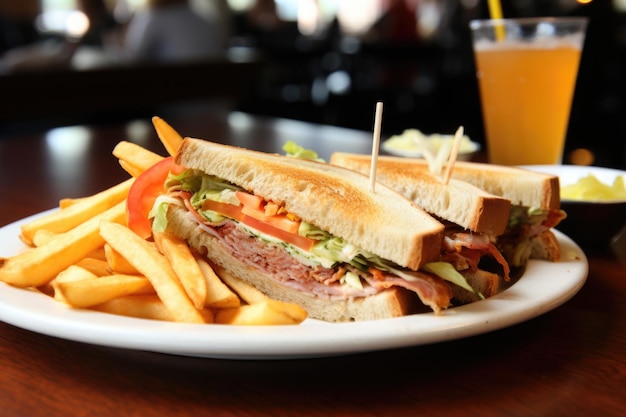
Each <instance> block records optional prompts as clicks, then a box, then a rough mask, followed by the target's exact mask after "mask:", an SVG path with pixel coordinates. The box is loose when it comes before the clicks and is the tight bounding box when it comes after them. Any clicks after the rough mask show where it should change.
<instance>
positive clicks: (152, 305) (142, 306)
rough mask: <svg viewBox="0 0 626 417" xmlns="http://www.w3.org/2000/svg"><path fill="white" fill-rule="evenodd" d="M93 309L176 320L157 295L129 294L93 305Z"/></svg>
mask: <svg viewBox="0 0 626 417" xmlns="http://www.w3.org/2000/svg"><path fill="white" fill-rule="evenodd" d="M91 309H92V310H96V311H101V312H103V313H110V314H117V315H120V316H127V317H136V318H140V319H149V320H162V321H174V316H173V315H172V313H171V312H170V310H169V309H168V308H167V307H166V306H165V304H164V303H163V301H161V299H160V298H159V297H158V296H157V295H127V296H123V297H118V298H114V299H112V300H109V301H105V302H104V303H101V304H97V305H95V306H92V307H91Z"/></svg>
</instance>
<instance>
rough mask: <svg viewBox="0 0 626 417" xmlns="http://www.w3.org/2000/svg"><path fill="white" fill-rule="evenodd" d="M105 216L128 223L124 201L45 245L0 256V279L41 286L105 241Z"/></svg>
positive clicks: (28, 285)
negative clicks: (7, 256)
mask: <svg viewBox="0 0 626 417" xmlns="http://www.w3.org/2000/svg"><path fill="white" fill-rule="evenodd" d="M102 220H107V221H108V222H109V223H111V222H116V223H125V222H126V205H125V203H124V201H122V202H120V203H117V205H115V206H113V207H112V208H110V209H108V210H107V211H105V212H103V213H100V214H98V215H96V216H94V217H92V218H90V219H89V220H87V221H86V222H84V223H82V224H80V225H78V226H76V227H74V228H73V229H71V230H69V231H67V232H65V233H62V234H59V235H58V236H56V237H55V238H54V239H52V240H51V241H50V242H48V243H47V244H45V245H42V246H39V247H36V248H34V249H31V250H29V251H26V252H22V253H20V254H18V255H16V256H13V257H11V258H7V259H2V260H0V281H4V282H6V283H8V284H11V285H15V286H18V287H39V286H41V285H43V284H46V283H48V282H50V281H51V280H52V279H53V278H54V277H55V276H56V275H57V274H58V273H59V272H61V271H63V270H64V269H66V268H67V267H68V266H70V265H73V264H75V263H76V262H78V261H80V260H81V259H83V258H85V257H86V256H87V255H88V254H90V253H91V252H93V251H94V250H96V249H98V248H100V247H101V246H102V245H104V239H103V238H102V236H101V235H100V232H99V229H100V222H101V221H102ZM120 227H122V226H120Z"/></svg>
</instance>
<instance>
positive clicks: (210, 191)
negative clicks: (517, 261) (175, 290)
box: [150, 169, 473, 312]
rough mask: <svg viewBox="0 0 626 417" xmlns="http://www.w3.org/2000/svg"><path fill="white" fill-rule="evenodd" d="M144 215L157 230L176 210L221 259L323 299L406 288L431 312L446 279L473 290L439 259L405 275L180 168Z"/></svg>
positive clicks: (444, 298) (444, 295) (444, 292)
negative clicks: (210, 239) (171, 207)
mask: <svg viewBox="0 0 626 417" xmlns="http://www.w3.org/2000/svg"><path fill="white" fill-rule="evenodd" d="M165 186H166V189H167V192H166V193H165V194H163V195H161V196H159V197H158V198H157V200H156V201H155V204H154V206H153V209H152V211H151V214H150V217H152V218H153V219H154V220H153V222H152V224H153V228H154V229H155V230H156V231H163V230H165V228H166V225H167V210H168V206H169V205H170V204H173V205H176V206H179V207H184V208H185V209H186V210H187V211H188V212H189V213H190V214H189V215H190V216H192V217H193V219H194V221H195V222H196V223H197V224H198V227H200V228H201V229H202V230H203V231H204V232H206V233H208V234H210V235H211V236H212V237H213V238H214V239H215V241H216V244H219V245H221V246H222V247H223V248H224V249H225V250H226V251H227V252H228V253H229V254H231V255H232V256H233V257H234V258H236V259H238V260H239V261H241V262H244V263H245V264H247V265H249V266H250V267H252V268H256V269H257V270H259V271H260V272H262V273H264V274H266V275H267V276H269V277H272V279H275V280H277V281H279V282H280V283H281V284H282V285H285V286H288V287H291V288H293V289H296V290H299V291H302V292H305V293H308V294H311V295H313V296H316V297H324V298H328V299H347V298H356V297H367V296H370V295H373V294H376V293H379V292H381V291H384V290H386V289H388V288H391V287H401V288H404V289H406V290H409V291H412V292H414V293H415V294H417V296H418V297H419V299H420V300H421V301H422V303H424V304H425V305H427V306H429V307H430V308H432V310H433V311H435V312H440V311H441V310H443V309H445V308H447V307H449V306H450V305H451V301H450V299H451V296H452V293H451V290H450V286H449V285H448V283H447V282H445V281H449V282H452V283H454V284H455V285H459V286H462V287H464V288H466V289H467V290H468V291H473V289H472V288H471V287H470V286H469V285H468V284H467V281H466V280H465V278H464V277H463V276H462V275H461V274H459V273H458V271H457V270H456V269H455V268H454V267H453V266H452V265H451V264H449V263H447V262H433V263H428V264H426V266H425V267H424V268H423V269H424V270H423V271H422V270H420V271H413V270H408V269H406V268H402V267H400V266H398V265H396V264H394V263H392V262H390V261H387V260H383V259H381V258H380V257H378V256H376V255H374V254H372V253H369V252H367V251H364V250H362V249H360V248H358V247H356V246H355V245H352V244H350V243H349V242H345V241H344V240H343V239H342V238H340V237H338V236H333V235H332V234H330V233H328V232H326V231H324V230H321V229H320V228H318V227H316V226H315V225H312V224H310V223H307V222H305V221H303V220H301V219H299V218H298V216H296V215H294V214H293V213H289V212H287V211H286V210H285V209H284V207H283V206H281V205H279V204H276V203H274V202H271V201H265V200H264V199H263V198H261V197H259V196H256V195H254V194H252V193H250V192H248V191H246V190H244V189H242V188H241V187H238V186H237V185H234V184H232V183H229V182H227V181H224V180H222V179H220V178H217V177H214V176H209V175H206V174H204V173H203V172H201V171H198V170H192V169H187V170H185V171H184V172H182V173H181V174H179V175H170V177H169V178H168V180H167V181H166V184H165Z"/></svg>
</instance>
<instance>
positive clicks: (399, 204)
mask: <svg viewBox="0 0 626 417" xmlns="http://www.w3.org/2000/svg"><path fill="white" fill-rule="evenodd" d="M176 161H177V163H179V164H181V165H183V166H185V167H187V168H193V169H198V170H200V171H202V172H204V173H206V174H209V175H215V176H217V177H219V178H222V179H225V180H227V181H230V182H231V183H233V184H236V185H238V186H240V187H242V188H244V189H246V190H248V191H250V192H252V193H254V194H257V195H260V196H262V197H263V198H265V199H266V200H269V201H273V202H276V203H278V204H283V205H284V206H285V208H286V209H287V210H288V211H289V212H291V213H294V214H295V215H297V216H298V217H300V218H301V219H302V220H304V221H306V222H308V223H311V224H314V225H316V226H318V227H320V228H322V229H323V230H326V231H328V232H330V233H332V234H334V235H336V236H339V237H342V238H343V239H345V240H346V241H347V242H350V243H352V244H354V245H356V246H358V247H361V248H362V249H364V250H366V251H369V252H371V253H373V254H376V255H378V256H380V257H382V258H384V259H388V260H391V261H393V262H395V263H397V264H398V265H401V266H405V267H407V268H411V269H414V270H417V269H419V267H420V266H422V265H423V264H424V263H426V262H429V261H432V260H434V259H436V258H437V257H438V255H439V250H440V247H441V242H442V239H443V226H442V225H441V224H440V223H439V222H438V221H436V220H435V219H433V218H432V217H431V216H430V215H428V214H427V213H425V212H424V211H423V210H421V209H418V208H417V207H416V206H415V205H414V204H413V203H411V202H410V201H408V200H407V199H405V198H404V197H402V196H401V195H400V194H398V193H397V192H395V191H393V190H391V189H390V188H388V187H385V186H382V185H380V184H378V185H376V188H375V191H374V192H371V191H370V190H369V179H368V178H367V177H366V176H364V175H361V174H358V173H356V172H354V171H351V170H348V169H344V168H340V167H336V166H332V165H329V164H324V163H318V162H315V161H310V160H303V159H295V158H290V157H286V156H281V155H277V154H267V153H262V152H255V151H251V150H247V149H241V148H235V147H232V146H226V145H220V144H216V143H212V142H208V141H204V140H200V139H191V138H186V139H185V140H184V141H183V144H182V145H181V147H180V149H179V152H178V154H177V156H176Z"/></svg>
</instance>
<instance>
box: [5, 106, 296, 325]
mask: <svg viewBox="0 0 626 417" xmlns="http://www.w3.org/2000/svg"><path fill="white" fill-rule="evenodd" d="M152 121H153V123H154V127H155V129H156V131H157V134H158V136H159V139H160V140H161V142H162V144H163V145H164V147H165V150H166V152H167V153H168V154H169V155H174V154H175V153H176V151H177V149H178V147H179V146H180V143H181V142H182V140H183V138H182V136H181V135H180V134H178V132H176V131H175V130H174V129H173V128H172V127H171V126H170V125H169V124H167V123H166V122H165V121H164V120H163V119H161V118H159V117H154V118H153V119H152ZM113 154H114V155H115V156H116V157H117V158H118V160H119V163H120V165H121V166H122V168H124V170H126V171H127V172H128V173H129V174H130V175H131V178H129V179H128V180H126V181H124V182H122V183H120V184H117V185H115V186H113V187H111V188H108V189H106V190H104V191H102V192H100V193H97V194H94V195H91V196H88V197H83V198H78V199H70V198H66V199H62V200H61V201H60V202H59V210H56V211H54V212H51V213H50V214H47V215H44V216H42V217H39V218H36V219H35V220H33V221H31V222H29V223H27V224H24V225H22V227H21V235H20V239H21V240H22V241H23V242H24V243H25V244H26V245H27V249H26V250H25V251H23V252H21V253H19V254H17V255H15V256H12V257H9V258H0V281H4V282H5V283H7V284H10V285H13V286H16V287H21V288H26V289H35V290H38V291H41V292H42V293H43V294H45V295H47V296H50V297H53V298H54V299H55V300H57V301H59V302H61V303H64V304H66V305H67V306H69V307H70V308H81V309H92V310H96V311H100V312H106V313H112V314H118V315H124V316H129V317H138V318H145V319H154V320H167V321H176V322H182V323H216V324H235V325H277V324H299V323H301V322H302V321H304V319H305V318H306V317H307V313H306V311H305V310H304V309H303V308H302V307H300V306H298V305H296V304H291V303H284V302H280V301H276V300H273V299H270V298H268V297H267V296H265V295H264V294H263V293H261V292H260V291H258V290H257V289H256V288H254V287H253V286H250V285H248V284H246V283H244V282H242V281H240V280H238V279H236V278H235V277H233V276H231V275H230V274H229V273H228V271H226V270H224V269H223V268H220V267H218V266H217V265H211V264H210V263H209V262H208V261H207V260H206V259H204V258H202V257H201V256H200V255H198V254H197V253H195V252H194V251H192V250H191V249H190V247H189V246H188V245H187V243H186V242H184V241H183V240H181V239H180V238H178V237H176V236H174V235H172V234H169V233H153V236H152V237H151V238H149V239H143V238H141V237H140V236H139V235H137V234H136V233H134V232H133V231H132V230H131V229H129V228H128V227H127V225H126V197H127V195H128V192H129V189H130V187H131V185H132V184H133V181H134V179H135V178H136V177H138V176H139V175H141V174H142V173H143V172H144V171H145V170H146V169H148V168H149V167H151V166H152V165H154V164H155V163H157V162H159V161H160V160H162V159H163V157H162V156H160V155H158V154H156V153H154V152H151V151H149V150H147V149H145V148H143V147H141V146H139V145H136V144H133V143H131V142H126V141H122V142H120V143H118V145H117V146H116V147H115V148H114V150H113Z"/></svg>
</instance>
